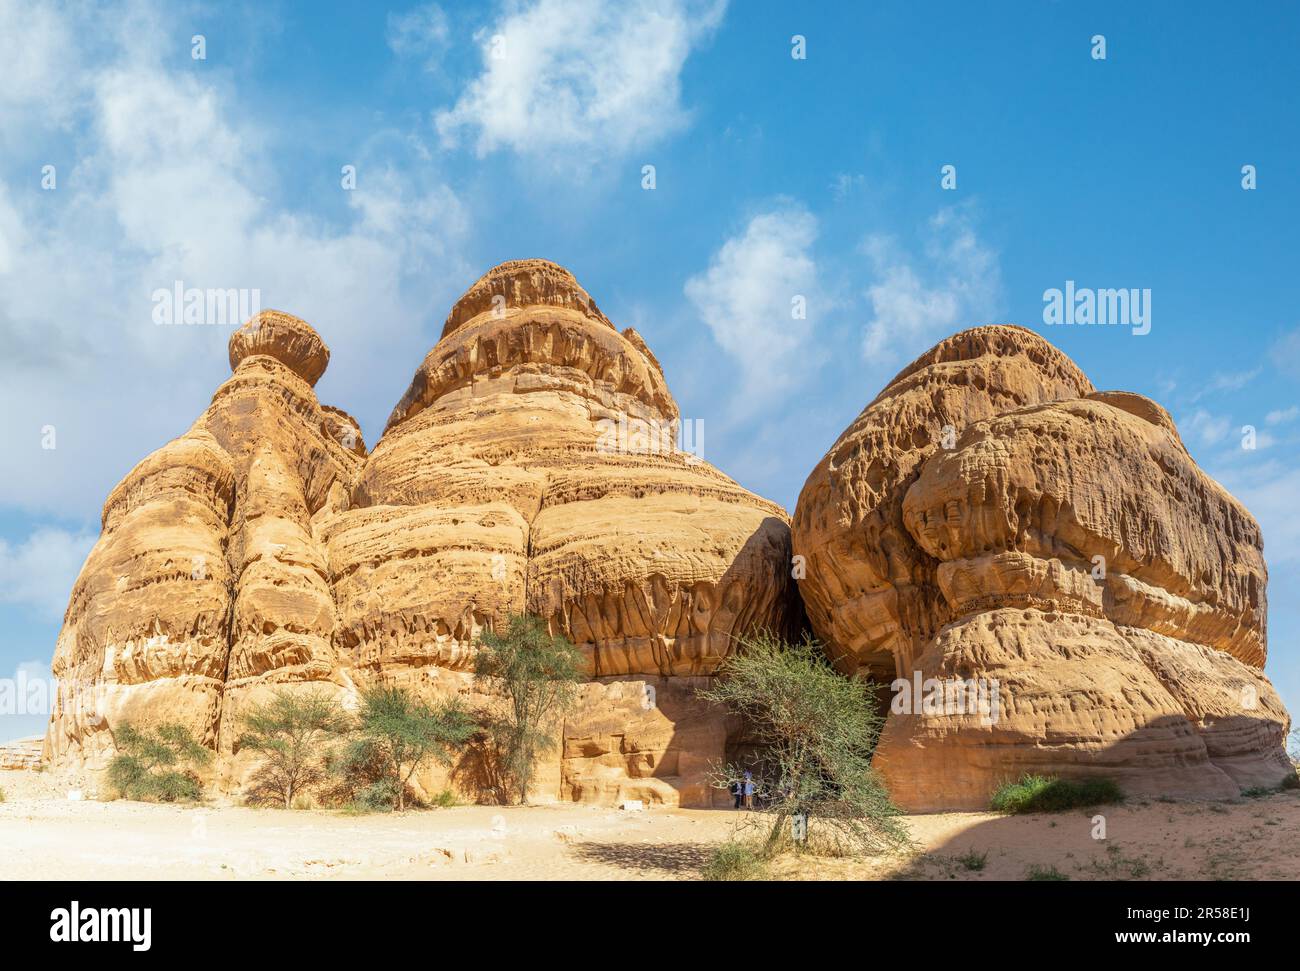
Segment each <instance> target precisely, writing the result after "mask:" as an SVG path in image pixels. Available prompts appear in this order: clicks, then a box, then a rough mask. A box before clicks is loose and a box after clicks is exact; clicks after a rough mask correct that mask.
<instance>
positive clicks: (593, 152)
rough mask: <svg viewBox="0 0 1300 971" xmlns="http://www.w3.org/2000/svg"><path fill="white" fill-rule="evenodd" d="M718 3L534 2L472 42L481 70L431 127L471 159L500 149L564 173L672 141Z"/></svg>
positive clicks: (721, 5)
mask: <svg viewBox="0 0 1300 971" xmlns="http://www.w3.org/2000/svg"><path fill="white" fill-rule="evenodd" d="M725 9H726V0H649V2H641V3H623V2H619V0H536V2H534V3H531V4H528V5H526V6H517V5H516V6H514V7H512V8H511V12H509V13H508V14H506V15H505V16H503V17H502V18H501V19H500V20H499V21H497V22H496V23H494V24H493V25H491V26H490V27H487V28H485V29H483V30H481V31H479V32H478V33H477V34H476V35H475V37H476V39H477V40H478V42H479V43H480V44H481V45H482V48H483V71H482V73H481V74H480V75H479V76H478V77H477V78H475V79H474V80H473V81H471V82H470V83H469V85H468V86H467V87H466V88H465V90H464V92H463V93H462V94H461V96H460V98H459V100H458V101H457V102H456V104H455V105H454V106H453V107H452V108H450V109H449V110H446V111H441V112H438V113H437V115H436V117H435V123H436V125H437V128H438V131H439V133H440V134H441V135H442V137H443V138H444V139H445V140H447V141H448V142H454V141H455V140H456V138H457V137H458V136H459V135H460V134H461V133H462V132H468V133H470V134H472V135H473V137H474V139H475V148H476V150H477V152H478V154H479V155H480V156H481V155H486V154H487V153H488V152H491V151H494V150H496V149H498V148H508V149H512V150H514V151H515V152H518V153H520V154H522V155H529V156H536V157H547V158H549V159H550V160H551V161H552V162H554V163H556V164H557V165H558V166H560V167H563V168H565V169H569V170H574V169H576V170H579V171H581V170H584V169H586V168H589V167H590V166H591V165H593V164H595V163H596V162H598V161H599V160H601V159H603V158H607V157H609V156H611V155H615V156H618V155H623V154H625V153H627V152H628V151H631V150H633V149H638V148H643V147H646V146H648V145H650V144H653V143H654V142H655V141H656V140H658V139H659V138H661V137H663V136H664V135H667V134H669V133H671V132H674V131H678V130H680V129H681V128H683V127H684V126H685V125H686V123H687V122H688V119H689V116H688V112H687V111H686V109H685V108H684V107H683V106H682V104H681V72H682V66H683V65H684V64H685V62H686V59H687V57H688V56H689V55H690V53H691V51H692V49H693V48H695V47H697V46H699V45H700V44H701V43H703V42H704V41H705V40H706V39H707V38H708V37H709V36H711V34H712V33H713V31H714V29H715V28H716V27H717V25H718V24H719V23H720V22H721V20H722V15H723V13H724V11H725Z"/></svg>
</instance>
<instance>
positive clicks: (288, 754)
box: [239, 689, 350, 809]
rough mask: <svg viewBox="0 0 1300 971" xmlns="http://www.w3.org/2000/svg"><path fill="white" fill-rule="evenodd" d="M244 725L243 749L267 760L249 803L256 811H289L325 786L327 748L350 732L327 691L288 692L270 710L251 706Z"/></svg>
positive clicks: (253, 780) (270, 704) (283, 691)
mask: <svg viewBox="0 0 1300 971" xmlns="http://www.w3.org/2000/svg"><path fill="white" fill-rule="evenodd" d="M240 725H241V727H242V729H243V734H242V735H241V736H240V738H239V746H240V748H241V749H244V748H246V749H248V750H250V751H252V752H257V753H258V754H259V755H261V761H260V763H259V764H258V767H257V770H256V772H254V773H253V776H252V778H251V779H250V780H249V786H248V789H247V791H246V793H245V798H246V799H247V800H248V802H249V803H251V804H252V805H271V806H283V807H284V808H285V809H288V808H290V807H291V806H293V805H294V802H295V799H297V797H298V796H299V795H301V794H303V793H306V792H307V791H308V790H310V789H312V788H313V787H315V786H317V785H319V784H320V783H321V782H323V781H325V779H326V778H327V774H326V771H325V759H324V754H323V753H324V751H325V747H326V746H327V745H328V744H329V743H330V741H331V740H332V739H334V738H335V737H337V736H338V735H340V734H342V733H343V732H346V731H347V730H348V728H349V727H350V726H349V720H348V718H347V716H346V715H345V714H344V712H343V709H342V707H341V706H340V705H339V703H338V702H337V701H336V700H335V699H333V698H331V697H329V696H328V695H326V694H325V693H323V692H321V691H311V692H308V693H305V694H304V693H300V692H295V691H289V690H287V689H280V690H278V691H276V692H274V693H273V694H272V696H271V698H270V700H269V701H267V702H266V703H265V704H260V705H250V706H249V708H248V710H247V711H246V712H244V714H243V716H242V717H241V718H240Z"/></svg>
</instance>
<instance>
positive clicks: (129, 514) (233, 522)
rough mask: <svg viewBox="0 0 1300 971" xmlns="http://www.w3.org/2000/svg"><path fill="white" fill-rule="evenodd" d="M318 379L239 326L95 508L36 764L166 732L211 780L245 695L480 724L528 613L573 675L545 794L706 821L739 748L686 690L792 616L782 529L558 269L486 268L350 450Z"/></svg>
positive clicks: (343, 424) (643, 352)
mask: <svg viewBox="0 0 1300 971" xmlns="http://www.w3.org/2000/svg"><path fill="white" fill-rule="evenodd" d="M328 358H329V352H328V350H327V349H326V348H325V345H324V344H323V343H322V342H321V341H320V338H319V337H318V336H317V335H316V334H315V332H314V331H312V329H311V328H310V327H309V326H308V325H307V324H306V323H304V322H303V321H300V320H298V319H297V318H293V317H291V316H289V315H287V314H283V313H280V312H278V311H265V312H263V313H262V314H259V315H258V317H256V318H254V319H253V320H252V321H250V322H249V323H248V324H247V325H245V327H244V328H241V330H240V331H239V332H237V333H236V334H235V335H234V336H233V337H232V339H231V342H230V360H231V365H232V368H233V369H234V373H233V374H232V376H231V378H230V379H229V380H228V381H227V382H226V383H225V384H224V385H223V386H222V387H221V388H220V389H218V391H217V393H216V395H215V396H214V398H213V403H212V405H211V407H210V408H209V409H208V411H207V412H206V413H205V414H204V415H203V416H202V417H201V418H200V419H199V420H198V421H197V422H196V423H195V425H194V427H193V428H192V429H191V431H190V432H189V433H187V435H186V436H183V437H182V438H181V439H178V440H177V441H176V442H173V443H172V444H170V445H168V446H166V447H164V448H163V449H161V450H159V452H157V453H155V454H154V455H153V456H151V457H150V458H149V459H146V460H145V462H143V463H141V465H140V466H138V467H137V468H136V469H135V470H133V471H132V473H131V474H130V475H128V477H127V478H126V480H124V481H123V483H122V484H121V485H120V486H119V487H118V488H117V489H116V490H115V491H114V494H113V496H112V497H110V499H109V502H108V503H107V504H106V507H105V515H104V533H103V536H102V537H101V539H100V541H99V543H98V544H97V545H96V547H95V551H94V552H93V553H92V555H91V557H90V559H89V560H88V562H87V564H86V567H85V568H84V569H83V572H82V575H81V577H80V578H79V580H78V582H77V586H76V589H75V590H74V594H73V600H72V603H71V605H70V607H69V611H68V615H67V619H66V623H65V628H64V631H63V634H62V635H61V637H60V642H59V646H58V652H57V656H56V660H55V669H56V675H57V676H59V677H60V678H61V679H62V680H64V681H66V682H67V683H68V686H69V688H70V689H75V691H74V692H73V693H71V694H70V700H69V702H68V703H67V704H65V705H62V706H61V707H60V710H59V711H57V712H56V713H55V715H54V718H53V719H52V722H51V727H50V732H49V737H48V743H47V745H48V748H49V751H50V753H51V755H52V756H53V757H55V758H56V759H73V758H77V757H81V758H85V759H89V760H90V761H91V762H96V761H98V762H102V760H103V758H104V756H105V755H106V754H108V753H109V752H111V751H112V728H113V726H114V725H120V724H122V723H123V722H125V721H137V722H145V723H148V722H157V721H162V720H180V721H183V722H184V723H186V724H188V725H190V726H191V727H192V728H193V729H194V730H195V731H196V733H197V734H198V736H199V737H200V738H202V739H204V741H205V742H206V743H207V744H209V745H211V746H214V747H216V748H217V749H218V751H219V752H220V754H221V759H220V760H219V762H220V774H221V777H222V778H223V779H224V780H225V781H226V782H227V783H228V784H230V785H232V786H234V785H236V784H237V782H238V780H239V778H240V776H241V775H242V774H243V773H244V772H245V770H246V769H247V766H248V762H247V760H246V758H245V757H244V756H242V755H241V754H240V753H238V751H237V742H236V739H237V735H238V730H237V723H238V715H239V712H240V710H241V708H242V706H243V705H245V704H246V703H247V702H248V701H249V700H252V699H256V698H258V697H264V696H265V695H266V694H267V693H268V692H269V690H270V689H271V688H273V687H276V686H281V685H298V686H304V687H305V688H311V687H317V688H319V687H322V686H325V687H327V688H328V689H329V690H333V691H336V692H338V693H339V695H340V697H342V698H343V699H344V700H345V702H348V703H350V702H351V700H352V699H353V697H354V695H355V689H356V688H357V687H358V686H359V685H363V684H366V683H374V682H378V681H383V682H388V683H401V684H406V685H409V686H412V687H414V688H416V689H417V690H419V691H422V692H426V693H429V694H433V695H439V694H442V695H445V694H449V693H457V694H462V695H465V696H467V699H468V700H469V701H470V703H471V704H473V703H478V702H482V701H484V700H485V699H482V698H480V697H478V696H476V695H475V694H474V686H473V683H472V678H471V672H472V669H473V660H474V655H475V651H476V646H475V645H476V641H477V638H478V637H479V636H480V635H481V633H482V632H483V630H484V629H486V628H489V627H494V626H496V625H498V624H500V623H501V622H502V621H503V620H504V619H505V617H506V616H507V614H509V613H518V612H523V611H527V612H530V613H533V614H536V615H539V616H541V617H543V618H544V619H545V620H546V621H547V622H548V624H549V625H550V627H551V629H552V630H553V631H555V632H559V633H563V634H565V635H567V636H568V637H570V638H571V639H572V640H573V641H574V642H575V643H576V644H578V645H579V647H580V648H581V649H582V650H583V652H584V654H585V655H586V657H587V659H588V666H589V674H590V675H591V677H592V678H593V683H592V684H591V685H589V686H587V687H586V688H585V689H584V694H583V698H584V703H583V705H582V707H581V708H580V709H579V710H578V711H577V712H575V713H574V715H573V716H572V718H571V719H570V720H571V722H572V725H571V726H566V728H565V733H564V735H565V741H564V744H563V746H562V750H561V751H560V752H559V753H557V755H556V759H555V763H554V765H553V766H551V767H549V768H547V769H545V770H544V771H543V774H542V775H543V778H542V783H543V787H544V788H548V789H549V792H544V793H542V794H543V795H547V794H549V795H555V794H558V795H560V796H561V797H562V798H574V799H590V800H599V801H614V800H618V799H622V798H644V799H649V800H652V801H666V802H678V801H681V800H685V801H686V802H687V803H688V804H695V805H700V804H705V805H707V804H709V803H710V802H711V800H712V791H711V790H710V789H709V788H708V787H707V785H706V780H705V774H706V771H707V765H708V763H709V761H710V760H714V759H720V758H722V757H723V756H724V755H725V748H726V745H727V740H728V737H729V734H734V732H735V729H736V726H735V725H732V724H730V723H729V722H728V720H727V719H726V717H725V716H724V715H723V714H722V713H721V712H718V711H716V710H713V709H711V708H710V707H708V706H704V705H702V704H701V703H700V702H698V701H697V700H696V699H695V697H694V688H695V687H696V686H698V684H700V683H705V682H707V679H708V678H709V677H710V676H711V675H712V674H713V673H714V671H715V670H716V669H717V666H718V664H719V663H720V662H721V660H722V659H723V658H724V657H725V656H726V655H727V654H728V653H729V652H730V651H732V650H734V649H735V646H736V638H737V637H738V636H739V635H741V634H743V633H744V632H745V631H747V630H750V629H753V628H756V627H771V628H781V629H784V628H787V627H789V626H790V624H791V623H792V619H793V618H794V617H796V616H797V615H798V606H797V593H796V591H795V589H794V582H793V580H792V579H791V577H790V569H789V563H790V539H789V528H788V525H787V521H786V517H785V514H784V512H783V511H782V510H781V509H780V507H778V506H776V505H775V504H772V503H769V502H767V501H765V500H763V499H760V498H759V497H757V496H754V495H753V494H751V493H749V492H747V491H745V490H744V489H742V488H741V487H739V486H738V485H736V483H734V482H733V481H732V480H730V479H729V478H727V477H726V476H724V475H723V474H721V473H720V472H718V471H717V470H715V469H713V468H712V467H711V466H709V465H707V464H706V463H704V462H702V461H699V460H698V459H697V458H696V457H695V456H694V455H690V454H686V453H683V452H680V451H678V450H677V449H676V447H675V444H674V440H673V438H672V437H670V435H669V433H668V430H669V428H670V427H671V426H672V425H673V423H674V422H675V421H676V419H677V417H678V409H677V405H676V403H675V402H674V401H673V398H672V396H671V394H670V393H669V391H668V388H667V385H666V382H665V381H664V377H663V372H662V369H661V368H660V366H659V363H658V362H657V361H656V360H655V359H654V357H653V355H651V353H650V351H649V349H648V348H647V347H646V345H645V343H644V341H643V340H642V339H641V338H640V337H639V336H638V335H637V334H636V333H635V332H634V331H631V330H628V331H625V332H623V333H621V334H620V333H619V332H618V331H617V330H616V329H615V328H614V326H613V325H612V324H611V323H610V322H609V320H608V319H607V318H606V317H605V316H604V314H602V313H601V312H600V311H599V310H598V309H597V308H596V307H595V305H594V303H593V302H592V301H591V298H590V296H589V295H588V294H587V293H586V291H585V290H583V289H582V288H581V287H580V286H579V285H578V284H577V282H576V281H575V280H574V279H573V277H572V276H571V275H570V274H569V273H568V272H567V271H566V270H564V269H563V268H561V267H558V266H556V265H555V264H551V263H547V262H545V261H539V260H529V261H521V262H517V263H509V264H503V265H502V266H500V267H497V268H496V269H494V270H493V271H491V272H490V273H489V274H488V275H487V276H485V277H484V278H483V279H482V280H480V281H479V282H478V283H477V284H475V285H474V286H473V287H472V288H471V289H470V290H469V291H468V292H467V293H466V295H465V296H464V297H463V298H462V299H461V300H460V301H458V302H457V304H456V306H455V307H453V308H452V311H451V313H450V315H449V316H448V319H447V324H446V327H445V328H444V332H443V339H442V340H441V341H440V342H439V343H438V345H437V346H436V347H434V348H433V350H431V351H430V352H429V355H428V356H427V357H426V359H425V361H424V363H423V364H422V365H421V366H420V367H419V369H418V370H417V371H416V374H415V377H414V378H413V380H412V382H411V386H410V388H409V389H408V391H407V392H406V394H405V395H403V396H402V398H401V400H400V401H399V403H398V405H397V407H396V408H395V409H394V411H393V415H392V417H391V418H390V420H389V423H388V427H387V429H386V431H385V434H384V435H383V437H382V438H381V439H380V441H379V442H378V444H377V445H376V447H375V449H374V451H373V452H372V453H370V454H367V453H366V450H365V445H364V442H362V441H361V437H360V430H359V428H358V427H357V425H356V423H355V421H353V420H352V419H351V418H350V417H349V416H347V415H346V414H345V413H343V412H341V411H339V410H338V409H334V408H330V407H328V406H321V405H320V404H319V403H318V401H317V400H316V397H315V394H314V392H313V391H312V386H313V385H314V383H315V382H316V380H317V379H319V377H320V375H321V374H322V373H323V371H324V368H325V365H326V363H327V362H328ZM629 428H630V429H631V435H629V434H628V429H629ZM674 431H675V429H674ZM647 433H648V434H647ZM647 443H648V447H647ZM195 564H203V567H202V568H200V569H196V567H195ZM73 696H75V698H76V699H78V703H73V702H72V701H71V697H73ZM647 698H653V699H656V700H654V702H653V703H649V704H647V703H645V699H647ZM629 724H634V725H635V726H636V728H635V731H632V732H631V733H630V734H629V729H628V727H627V726H628V725H629ZM470 776H472V773H471V772H469V771H468V770H466V771H465V772H463V773H460V774H459V775H457V773H453V777H454V778H453V781H456V782H458V783H460V784H462V787H468V788H471V789H472V786H473V781H474V780H473V779H472V778H470ZM441 781H442V780H437V781H436V782H435V784H441Z"/></svg>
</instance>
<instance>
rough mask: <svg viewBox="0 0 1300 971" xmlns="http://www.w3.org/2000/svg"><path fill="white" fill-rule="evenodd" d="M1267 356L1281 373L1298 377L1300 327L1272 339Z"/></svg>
mask: <svg viewBox="0 0 1300 971" xmlns="http://www.w3.org/2000/svg"><path fill="white" fill-rule="evenodd" d="M1269 358H1270V360H1272V362H1273V364H1274V365H1275V366H1276V367H1277V369H1278V370H1279V371H1281V372H1282V373H1283V374H1289V375H1291V376H1293V377H1300V327H1297V328H1296V329H1294V330H1291V331H1288V332H1287V333H1285V334H1283V335H1282V336H1281V337H1279V338H1278V339H1277V340H1276V341H1274V342H1273V347H1272V348H1271V349H1270V351H1269Z"/></svg>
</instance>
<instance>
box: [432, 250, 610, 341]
mask: <svg viewBox="0 0 1300 971" xmlns="http://www.w3.org/2000/svg"><path fill="white" fill-rule="evenodd" d="M536 306H549V307H565V308H568V309H570V310H576V311H577V312H578V313H580V314H583V315H584V316H586V317H588V318H589V319H591V320H593V321H596V322H597V323H601V324H604V325H605V326H606V327H609V328H613V327H614V325H613V324H612V323H610V321H609V318H608V317H606V316H605V315H604V314H603V313H601V312H600V308H598V307H597V306H596V302H595V301H594V300H592V299H591V294H589V293H587V291H586V290H584V289H583V288H582V285H581V284H580V283H578V281H577V279H575V278H574V276H573V274H572V273H570V272H569V271H568V270H566V269H565V268H564V267H562V266H560V264H558V263H552V262H551V261H550V260H511V261H509V262H508V263H501V264H499V265H497V266H494V267H493V268H492V269H490V270H488V271H487V273H485V274H483V276H482V277H480V278H479V280H478V282H477V283H475V284H474V285H473V286H472V287H470V288H469V289H468V290H466V291H465V294H464V296H462V297H461V298H460V299H459V300H457V301H456V305H455V306H454V307H452V308H451V313H449V314H448V315H447V323H446V324H445V325H444V326H443V328H442V336H443V337H444V338H445V337H447V335H448V334H452V333H455V332H456V331H457V330H459V329H460V328H461V327H463V326H464V325H465V324H467V323H468V322H469V321H470V320H472V319H473V318H475V317H477V316H478V315H479V314H484V313H492V312H494V311H500V312H504V313H509V312H510V311H512V310H518V309H520V308H522V307H536Z"/></svg>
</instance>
